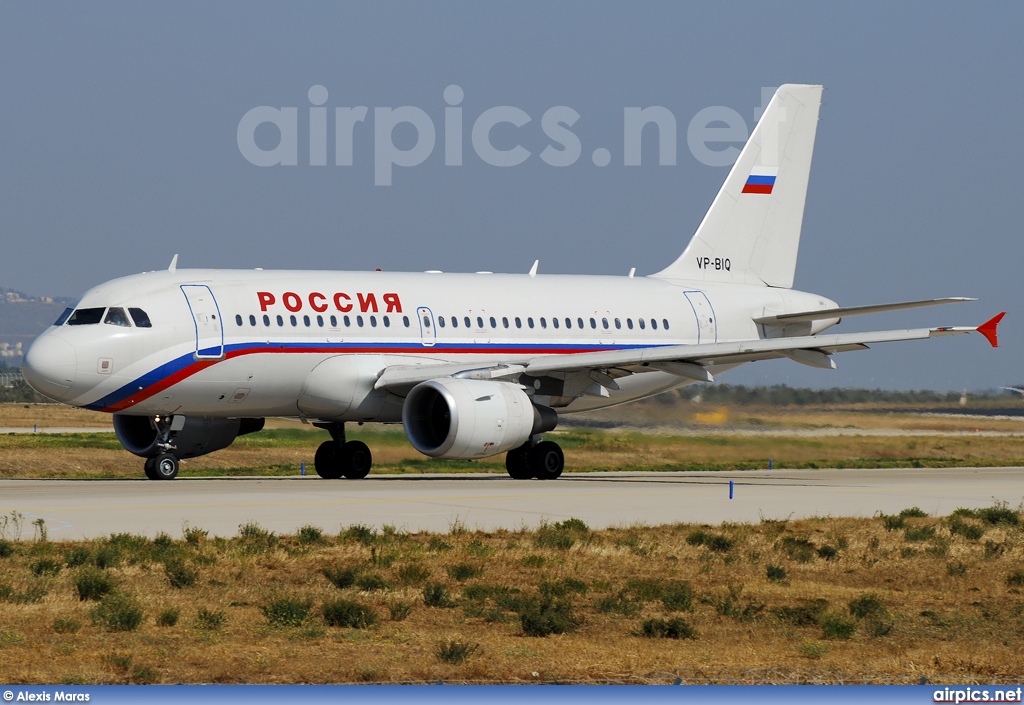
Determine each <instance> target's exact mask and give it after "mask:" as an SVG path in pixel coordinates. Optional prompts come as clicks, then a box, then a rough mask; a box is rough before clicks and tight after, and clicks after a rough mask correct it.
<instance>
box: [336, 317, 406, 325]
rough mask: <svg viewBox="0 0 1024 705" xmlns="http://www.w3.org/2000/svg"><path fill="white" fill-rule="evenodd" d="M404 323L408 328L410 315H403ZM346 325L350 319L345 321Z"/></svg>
mask: <svg viewBox="0 0 1024 705" xmlns="http://www.w3.org/2000/svg"><path fill="white" fill-rule="evenodd" d="M402 323H404V324H405V327H406V328H408V327H409V317H408V316H402ZM345 325H346V326H347V325H348V321H346V322H345Z"/></svg>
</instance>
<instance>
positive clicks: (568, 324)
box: [565, 316, 572, 328]
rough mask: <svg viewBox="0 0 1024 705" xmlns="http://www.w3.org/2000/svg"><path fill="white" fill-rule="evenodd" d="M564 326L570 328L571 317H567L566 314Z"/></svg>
mask: <svg viewBox="0 0 1024 705" xmlns="http://www.w3.org/2000/svg"><path fill="white" fill-rule="evenodd" d="M565 327H566V328H572V319H571V318H569V317H568V316H567V317H566V319H565Z"/></svg>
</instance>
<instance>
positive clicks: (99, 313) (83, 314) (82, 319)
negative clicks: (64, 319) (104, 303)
mask: <svg viewBox="0 0 1024 705" xmlns="http://www.w3.org/2000/svg"><path fill="white" fill-rule="evenodd" d="M104 311H106V309H104V308H80V309H78V310H77V311H75V312H74V313H72V314H71V318H69V319H68V325H69V326H91V325H93V324H95V323H99V322H100V321H102V320H103V312H104Z"/></svg>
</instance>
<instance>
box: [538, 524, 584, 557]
mask: <svg viewBox="0 0 1024 705" xmlns="http://www.w3.org/2000/svg"><path fill="white" fill-rule="evenodd" d="M533 542H534V544H536V545H537V547H538V548H552V549H558V550H562V551H567V550H569V549H570V548H572V547H573V546H575V545H576V535H575V532H573V531H568V530H564V529H561V528H559V525H558V524H546V523H542V524H541V525H540V527H539V528H538V529H537V533H536V535H535V536H534V539H533Z"/></svg>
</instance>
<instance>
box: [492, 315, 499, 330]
mask: <svg viewBox="0 0 1024 705" xmlns="http://www.w3.org/2000/svg"><path fill="white" fill-rule="evenodd" d="M497 327H498V322H497V321H496V320H494V316H491V328H497Z"/></svg>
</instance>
